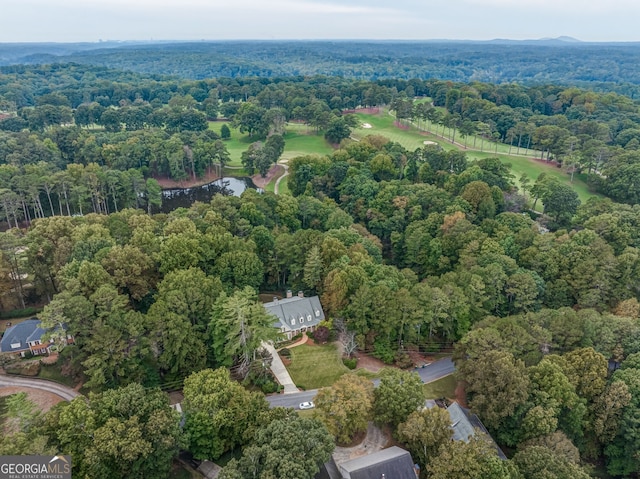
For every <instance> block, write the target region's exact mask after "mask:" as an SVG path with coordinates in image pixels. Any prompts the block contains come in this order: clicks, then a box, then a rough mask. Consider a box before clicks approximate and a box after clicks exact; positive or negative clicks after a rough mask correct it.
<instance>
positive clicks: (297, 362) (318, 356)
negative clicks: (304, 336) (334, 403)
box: [287, 344, 349, 389]
mask: <svg viewBox="0 0 640 479" xmlns="http://www.w3.org/2000/svg"><path fill="white" fill-rule="evenodd" d="M287 369H288V370H289V374H290V375H291V379H293V382H294V383H295V384H296V385H297V386H298V387H301V388H303V389H317V388H323V387H328V386H331V385H332V384H333V383H335V382H336V381H337V380H338V378H340V376H342V375H343V374H345V373H347V372H349V369H347V367H346V366H345V365H344V364H342V361H341V360H340V357H339V355H338V349H337V347H336V346H335V345H334V344H326V345H322V346H320V345H313V346H308V345H306V344H303V345H301V346H296V347H295V348H291V364H290V365H289V366H288V367H287Z"/></svg>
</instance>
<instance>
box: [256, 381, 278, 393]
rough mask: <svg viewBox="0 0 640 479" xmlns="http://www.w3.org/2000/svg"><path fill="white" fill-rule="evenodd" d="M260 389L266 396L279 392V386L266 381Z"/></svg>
mask: <svg viewBox="0 0 640 479" xmlns="http://www.w3.org/2000/svg"><path fill="white" fill-rule="evenodd" d="M260 389H261V390H262V392H263V393H265V394H271V393H274V392H276V391H277V390H278V384H276V383H275V382H273V381H265V382H264V383H263V384H262V386H260Z"/></svg>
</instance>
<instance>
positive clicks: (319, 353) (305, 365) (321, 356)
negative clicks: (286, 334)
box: [280, 183, 349, 389]
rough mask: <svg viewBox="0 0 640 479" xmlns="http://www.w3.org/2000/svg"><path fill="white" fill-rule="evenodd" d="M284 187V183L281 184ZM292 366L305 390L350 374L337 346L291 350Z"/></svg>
mask: <svg viewBox="0 0 640 479" xmlns="http://www.w3.org/2000/svg"><path fill="white" fill-rule="evenodd" d="M280 186H281V187H282V183H280ZM290 351H291V364H290V365H289V366H288V367H287V369H288V370H289V374H290V375H291V379H293V382H294V383H295V384H296V385H297V386H298V387H301V388H304V389H318V388H323V387H328V386H331V385H332V384H333V383H335V382H336V381H337V380H338V379H339V378H340V376H342V375H343V374H346V373H348V372H349V369H348V368H347V367H346V366H345V365H344V364H342V360H341V359H340V356H339V354H338V348H337V347H336V345H335V344H324V345H313V346H309V345H307V344H303V345H301V346H296V347H295V348H291V349H290Z"/></svg>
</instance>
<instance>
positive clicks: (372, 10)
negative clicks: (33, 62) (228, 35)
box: [21, 0, 399, 15]
mask: <svg viewBox="0 0 640 479" xmlns="http://www.w3.org/2000/svg"><path fill="white" fill-rule="evenodd" d="M21 3H26V4H30V5H32V6H37V5H41V6H49V5H51V4H52V3H56V4H57V5H58V6H60V7H64V8H74V9H76V8H77V9H79V10H82V9H105V10H115V9H117V8H125V9H127V10H137V11H146V12H148V13H149V14H158V13H161V12H162V11H167V10H171V11H176V10H181V11H184V10H193V11H202V10H206V11H209V12H225V11H238V10H242V11H244V13H248V14H250V13H252V12H255V11H263V12H272V13H276V12H280V13H308V14H385V15H387V14H393V13H399V11H398V10H395V9H392V8H388V7H383V6H380V7H376V6H370V5H366V4H365V5H362V4H360V5H358V4H352V5H349V4H348V3H346V2H340V3H337V2H326V1H321V2H317V1H309V0H270V1H264V0H232V1H218V0H213V1H211V0H135V1H131V0H58V1H57V2H52V0H23V1H22V2H21Z"/></svg>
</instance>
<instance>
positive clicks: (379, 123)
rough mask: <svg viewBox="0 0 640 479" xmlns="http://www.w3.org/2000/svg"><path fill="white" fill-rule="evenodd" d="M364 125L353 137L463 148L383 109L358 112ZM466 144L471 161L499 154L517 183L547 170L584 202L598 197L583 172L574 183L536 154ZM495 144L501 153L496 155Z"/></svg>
mask: <svg viewBox="0 0 640 479" xmlns="http://www.w3.org/2000/svg"><path fill="white" fill-rule="evenodd" d="M356 116H357V117H358V119H359V120H360V122H361V124H363V123H369V124H370V125H371V126H372V128H357V129H355V130H354V131H353V137H354V138H357V139H360V138H364V137H365V136H367V135H382V136H385V137H387V138H389V139H390V140H391V141H395V142H397V143H400V144H401V145H402V146H404V147H405V148H407V149H408V150H411V151H413V150H415V149H416V148H421V147H422V146H424V141H434V142H436V143H438V145H440V146H441V147H442V148H444V149H445V150H447V151H449V150H452V149H460V147H458V146H456V145H453V144H452V143H451V142H450V141H448V140H446V139H443V138H442V137H441V136H435V135H433V134H431V133H427V132H425V131H420V130H418V129H417V128H416V127H415V126H413V125H411V126H408V127H406V128H398V127H397V126H396V124H395V118H394V117H393V116H391V115H389V114H388V113H387V112H386V111H384V110H381V112H380V113H378V114H375V115H371V114H365V113H358V114H356ZM441 131H442V128H441V127H439V128H438V135H440V133H441ZM447 134H448V131H447V129H445V136H447ZM464 141H465V140H464V139H462V138H459V137H456V143H457V142H463V143H464ZM466 143H467V146H468V149H467V150H464V151H465V152H466V153H467V157H468V158H469V160H472V161H473V160H478V159H481V158H491V157H498V158H499V159H500V161H502V162H503V163H509V164H511V169H512V171H513V175H514V176H515V182H516V184H519V182H518V178H520V176H522V174H523V173H526V175H527V176H528V177H529V178H530V180H531V183H533V182H534V181H535V180H536V178H537V177H538V176H539V175H540V173H543V172H545V173H547V174H548V175H550V176H553V177H555V178H557V179H558V180H560V181H562V182H563V183H566V184H569V185H571V186H572V187H573V188H574V190H575V191H576V193H578V196H579V197H580V200H581V201H582V202H585V201H587V199H589V198H590V197H592V196H597V195H596V194H595V193H593V192H591V191H589V188H588V186H587V184H586V182H585V181H584V177H583V176H581V175H575V176H574V179H573V183H571V178H570V175H569V174H568V173H567V172H566V171H565V170H563V169H561V168H557V167H556V166H554V165H551V164H547V163H546V162H544V161H539V160H537V159H536V158H534V156H517V155H515V154H511V155H508V154H507V153H508V152H509V145H504V144H501V143H498V144H497V145H496V143H491V142H488V141H486V140H484V143H483V140H482V139H480V138H476V141H475V145H476V148H477V149H473V144H474V138H473V137H468V138H467V139H466ZM481 146H483V149H484V151H479V149H480V147H481ZM496 146H497V151H498V153H497V154H496ZM511 151H512V153H515V152H516V148H511ZM520 151H521V153H522V152H524V149H522V148H521V149H520ZM528 151H529V153H531V154H532V155H535V156H537V158H539V155H540V154H539V152H535V151H534V150H528Z"/></svg>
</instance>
